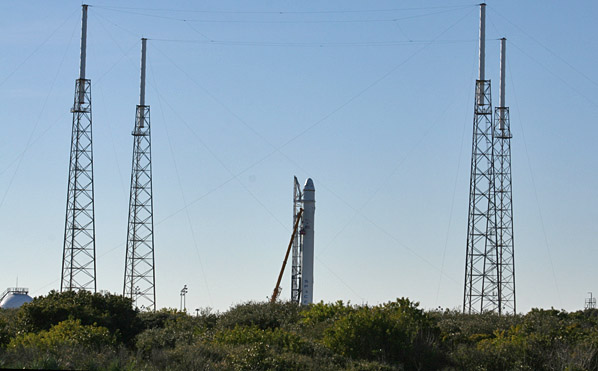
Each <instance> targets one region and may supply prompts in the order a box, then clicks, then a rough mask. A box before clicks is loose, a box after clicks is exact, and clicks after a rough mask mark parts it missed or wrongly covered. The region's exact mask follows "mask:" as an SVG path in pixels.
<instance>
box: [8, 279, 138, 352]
mask: <svg viewBox="0 0 598 371" xmlns="http://www.w3.org/2000/svg"><path fill="white" fill-rule="evenodd" d="M137 313H138V312H137V311H136V310H134V309H133V307H132V302H131V299H128V298H125V297H123V296H120V295H112V294H105V295H104V294H99V293H96V294H92V293H90V292H88V291H83V290H82V291H78V292H75V291H65V292H62V293H58V292H56V291H51V292H50V293H49V294H48V295H47V296H45V297H37V298H35V299H34V300H33V301H32V302H31V303H27V304H24V305H23V306H22V307H21V308H20V309H19V311H18V315H17V322H18V326H19V328H20V330H21V331H22V332H37V331H41V330H48V329H50V328H51V327H52V326H54V325H56V324H58V323H60V322H62V321H65V320H67V319H69V318H73V319H79V320H80V321H81V323H82V324H83V325H93V324H97V325H98V326H101V327H105V328H107V329H108V330H109V331H110V332H111V333H112V334H114V335H116V337H117V339H118V340H120V341H122V342H124V343H129V342H130V341H132V339H133V338H134V337H135V335H137V333H138V332H139V331H140V330H141V328H140V323H139V320H138V318H137Z"/></svg>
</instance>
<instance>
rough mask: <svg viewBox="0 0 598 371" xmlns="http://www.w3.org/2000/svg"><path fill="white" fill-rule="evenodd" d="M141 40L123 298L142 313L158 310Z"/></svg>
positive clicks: (150, 169) (147, 117)
mask: <svg viewBox="0 0 598 371" xmlns="http://www.w3.org/2000/svg"><path fill="white" fill-rule="evenodd" d="M146 41H147V40H146V39H141V84H140V89H139V105H138V106H137V113H136V116H135V128H134V129H133V132H132V135H133V164H132V170H131V193H130V198H129V227H128V230H127V252H126V257H125V281H124V287H123V295H124V296H125V297H128V298H131V299H132V300H133V303H134V304H135V306H136V307H138V308H140V309H142V310H150V311H154V310H156V287H155V281H156V273H155V269H154V201H153V194H152V140H151V131H150V107H149V106H146V105H145V49H146Z"/></svg>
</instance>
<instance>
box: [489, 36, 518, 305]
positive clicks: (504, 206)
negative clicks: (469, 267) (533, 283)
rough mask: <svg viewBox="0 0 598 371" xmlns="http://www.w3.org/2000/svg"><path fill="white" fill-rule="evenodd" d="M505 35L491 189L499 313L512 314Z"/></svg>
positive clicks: (509, 173) (513, 260) (511, 227)
mask: <svg viewBox="0 0 598 371" xmlns="http://www.w3.org/2000/svg"><path fill="white" fill-rule="evenodd" d="M506 48H507V39H505V38H502V39H501V40H500V87H499V97H500V98H499V103H498V107H496V108H495V109H494V160H495V162H494V169H495V173H494V174H495V178H494V190H495V199H496V214H497V215H496V219H497V225H496V231H497V235H496V245H497V249H498V255H499V262H500V263H499V270H498V281H499V287H500V290H499V291H500V298H499V300H500V302H499V307H498V313H499V314H500V313H511V314H515V313H517V311H516V305H515V304H516V302H515V255H514V252H515V249H514V240H513V191H512V182H511V138H512V134H511V123H510V119H509V107H507V106H506V103H505V72H506V71H505V70H506V51H507V49H506Z"/></svg>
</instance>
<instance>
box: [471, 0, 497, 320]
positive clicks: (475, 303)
mask: <svg viewBox="0 0 598 371" xmlns="http://www.w3.org/2000/svg"><path fill="white" fill-rule="evenodd" d="M485 23H486V4H480V46H479V58H480V62H479V63H480V65H479V77H478V80H477V81H476V91H475V104H474V119H473V140H472V156H471V178H470V186H469V215H468V222H467V224H468V225H467V252H466V262H465V287H464V295H463V312H464V313H479V312H486V311H495V310H496V309H497V308H499V301H500V297H501V294H500V289H501V287H500V285H499V284H498V280H499V277H498V258H499V257H498V251H497V248H496V242H495V240H496V206H495V193H494V191H493V189H494V185H493V182H494V155H493V147H494V145H493V143H494V142H493V141H494V138H493V122H492V103H491V102H492V100H491V94H490V80H486V79H485V36H486V35H485V33H486V30H485Z"/></svg>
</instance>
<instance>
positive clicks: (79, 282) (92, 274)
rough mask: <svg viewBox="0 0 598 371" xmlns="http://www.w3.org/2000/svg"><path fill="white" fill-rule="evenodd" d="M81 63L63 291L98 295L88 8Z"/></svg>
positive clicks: (71, 164)
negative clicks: (87, 72) (87, 68)
mask: <svg viewBox="0 0 598 371" xmlns="http://www.w3.org/2000/svg"><path fill="white" fill-rule="evenodd" d="M82 8H83V9H82V12H83V15H82V19H81V61H80V65H79V78H78V79H77V80H76V82H75V101H74V104H73V108H72V109H71V112H72V113H73V127H72V134H71V157H70V163H69V179H68V190H67V200H66V218H65V227H64V245H63V253H62V278H61V281H60V291H69V290H90V291H91V290H93V291H94V292H95V291H96V288H97V286H96V260H95V255H96V242H95V240H96V239H95V212H94V202H93V145H92V130H91V129H92V126H91V80H89V79H86V78H85V57H86V47H87V5H83V6H82Z"/></svg>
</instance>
